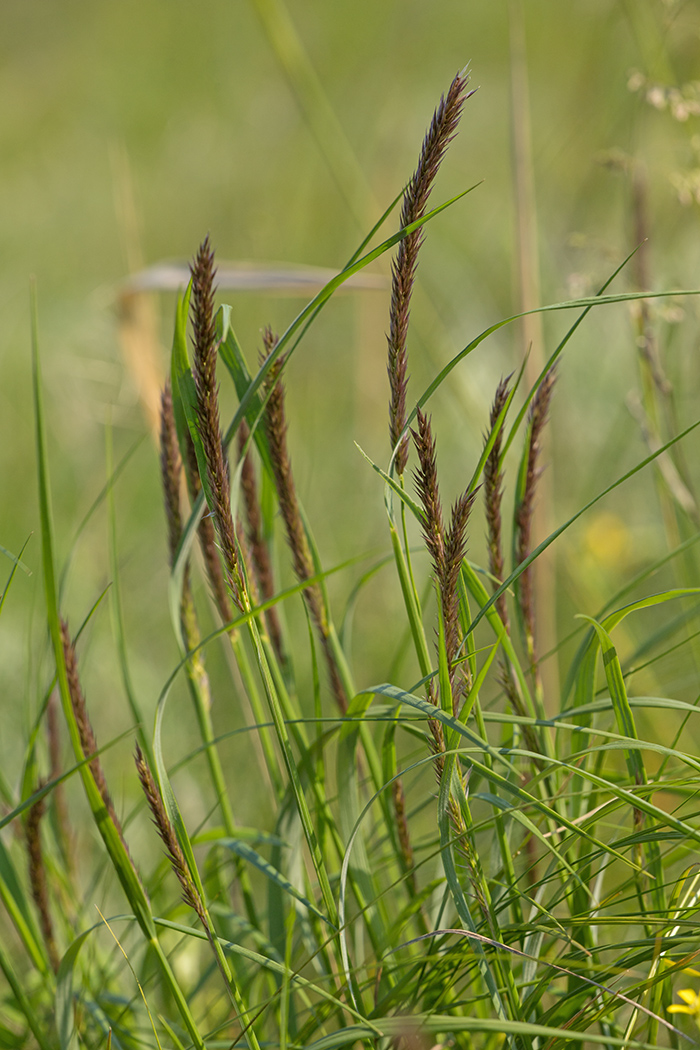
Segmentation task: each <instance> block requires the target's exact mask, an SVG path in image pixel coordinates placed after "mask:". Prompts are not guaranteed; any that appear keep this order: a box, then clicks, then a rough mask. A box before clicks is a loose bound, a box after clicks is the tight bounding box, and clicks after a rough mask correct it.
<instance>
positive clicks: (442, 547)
mask: <svg viewBox="0 0 700 1050" xmlns="http://www.w3.org/2000/svg"><path fill="white" fill-rule="evenodd" d="M416 419H417V422H418V429H417V430H412V431H411V433H412V434H413V440H414V444H415V447H416V453H417V455H418V464H419V465H418V468H417V469H416V471H415V472H414V473H415V480H416V488H417V490H418V495H419V497H420V501H421V505H422V508H423V537H424V539H425V544H426V547H427V548H428V553H429V554H430V558H431V561H432V566H433V575H434V579H435V584H436V587H437V593H438V599H439V601H440V605H441V610H440V611H441V616H442V623H443V627H444V631H445V649H446V652H447V662H448V667H449V673H450V685H451V687H452V713H453V714H457V711H458V709H459V700H460V696H461V693H462V685H463V683H462V681H461V679H460V680H459V681H458V680H457V677H456V666H455V661H456V659H457V655H458V652H459V647H460V642H461V627H460V620H459V593H458V584H459V574H460V569H461V568H462V561H463V560H464V556H465V553H466V543H467V523H468V521H469V513H470V511H471V508H472V504H473V502H474V498H475V495H476V493H475V492H471V493H470V492H465V493H463V494H462V495H461V496H460V497H459V498H458V499H457V501H456V502H455V505H454V507H453V508H452V514H451V516H450V524H449V526H448V528H447V529H445V526H444V522H443V513H442V504H441V502H440V491H439V487H438V476H437V456H436V445H435V439H434V438H433V433H432V427H431V422H430V417H429V416H427V415H426V414H425V413H423V412H422V411H421V410H420V409H418V411H417V414H416Z"/></svg>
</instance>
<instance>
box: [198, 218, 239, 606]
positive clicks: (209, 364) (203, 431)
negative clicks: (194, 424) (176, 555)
mask: <svg viewBox="0 0 700 1050" xmlns="http://www.w3.org/2000/svg"><path fill="white" fill-rule="evenodd" d="M214 276H215V269H214V253H213V251H212V249H211V248H210V245H209V238H208V237H207V238H205V240H204V241H203V242H202V244H201V246H200V248H199V251H198V252H197V255H196V257H195V260H194V262H193V264H192V299H191V303H192V308H191V316H192V328H193V333H194V334H193V342H194V355H193V362H192V374H193V376H194V383H195V389H196V393H197V421H198V431H199V435H200V438H201V441H202V446H203V449H204V458H205V462H206V468H205V469H206V474H207V480H208V489H209V492H210V493H211V501H212V503H211V506H210V507H209V510H210V512H211V515H212V517H213V519H214V524H215V527H216V533H217V536H218V539H219V546H220V549H221V553H222V556H223V559H224V564H225V566H226V575H227V580H228V586H229V594H230V596H231V598H232V599H233V601H234V602H235V604H236V605H237V606H238V608H239V609H241V610H245V609H246V608H247V606H248V601H247V596H246V590H245V585H244V582H243V574H242V571H241V566H240V564H239V558H238V547H237V538H236V528H235V525H234V522H233V516H232V514H231V484H230V477H229V467H228V460H227V458H226V454H225V452H224V442H223V435H222V433H221V423H220V419H219V396H218V385H217V381H216V359H217V341H216V323H215V319H214Z"/></svg>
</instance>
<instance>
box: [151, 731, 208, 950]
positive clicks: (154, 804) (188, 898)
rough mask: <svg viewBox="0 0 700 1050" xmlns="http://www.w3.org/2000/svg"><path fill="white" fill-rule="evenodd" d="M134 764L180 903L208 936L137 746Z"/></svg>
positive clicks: (181, 856)
mask: <svg viewBox="0 0 700 1050" xmlns="http://www.w3.org/2000/svg"><path fill="white" fill-rule="evenodd" d="M134 761H135V763H136V772H137V773H138V776H139V780H140V781H141V787H142V788H143V793H144V795H145V796H146V801H147V803H148V808H149V809H150V811H151V820H152V821H153V823H154V824H155V826H156V828H157V830H158V834H159V835H160V837H161V839H162V841H163V845H164V846H165V852H166V854H167V857H168V860H169V861H170V867H171V868H172V869H173V871H174V873H175V876H176V878H177V881H178V882H179V883H180V890H181V892H182V899H183V900H184V902H185V904H187V905H188V906H189V907H190V908H192V910H193V911H194V912H196V914H197V918H198V919H199V921H200V922H201V924H202V926H203V927H204V929H205V930H206V931H207V932H208V933H209V934H211V931H210V930H209V924H208V921H207V916H206V913H205V911H204V904H203V902H202V898H201V897H200V895H199V891H198V889H197V887H196V886H195V884H194V880H193V879H192V876H191V875H190V873H189V870H188V868H187V862H186V861H185V855H184V853H183V852H182V848H181V846H180V843H179V842H178V840H177V835H176V834H175V829H174V827H173V826H172V824H171V822H170V818H169V817H168V814H167V811H166V809H165V804H164V802H163V799H162V796H161V793H160V790H159V789H158V785H157V784H156V780H155V777H154V776H153V774H152V773H151V770H150V767H149V765H148V762H147V761H146V758H145V756H144V754H143V752H142V750H141V748H140V747H139V745H138V744H137V745H136V752H135V755H134Z"/></svg>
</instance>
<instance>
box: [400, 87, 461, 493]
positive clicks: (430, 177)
mask: <svg viewBox="0 0 700 1050" xmlns="http://www.w3.org/2000/svg"><path fill="white" fill-rule="evenodd" d="M468 83H469V78H468V76H467V75H466V73H465V72H464V71H462V72H460V73H458V74H457V76H456V77H455V78H454V80H453V81H452V83H451V84H450V88H449V90H448V92H447V95H446V96H443V97H442V98H441V99H440V103H439V105H438V107H437V109H436V110H435V113H434V114H433V119H432V122H431V124H430V127H429V129H428V132H427V134H426V136H425V140H424V141H423V147H422V149H421V152H420V157H419V158H418V166H417V168H416V170H415V172H414V173H413V175H412V177H411V180H410V182H409V183H408V186H407V187H406V191H405V193H404V197H403V205H402V207H401V219H400V222H401V228H402V229H403V228H405V227H406V226H410V224H411V223H413V222H416V221H417V220H418V219H422V218H423V216H424V215H425V213H426V211H427V207H428V198H429V196H430V191H431V189H432V186H433V182H434V181H435V176H436V175H437V173H438V169H439V167H440V164H441V162H442V158H443V157H444V155H445V151H446V149H447V147H448V146H449V144H450V142H451V141H452V139H453V138H454V136H455V134H456V132H457V125H458V124H459V118H460V116H461V113H462V107H463V105H464V103H465V101H466V99H467V98H468V97H469V95H468V94H467V93H466V89H467V84H468ZM469 94H470V95H471V94H473V91H472V92H469ZM422 243H423V227H422V226H421V227H420V229H418V230H414V231H413V233H409V234H407V235H406V236H405V237H404V238H403V240H402V241H400V242H399V247H398V251H397V253H396V259H395V260H394V262H393V264H392V287H391V309H390V314H389V335H388V336H387V342H388V344H389V361H388V365H387V371H388V373H389V385H390V387H391V400H390V403H389V438H390V440H391V448H392V451H393V450H394V448H396V446H397V444H398V442H399V440H401V445H400V447H399V450H398V452H397V454H396V472H397V474H399V475H402V474H403V473H404V471H405V469H406V463H407V461H408V434H406V435H404V437H403V438H401V435H402V434H403V431H404V429H405V427H406V386H407V383H408V376H407V355H406V339H407V336H408V322H409V316H410V304H411V295H412V293H413V285H414V282H415V279H416V268H417V265H418V252H419V251H420V246H421V244H422Z"/></svg>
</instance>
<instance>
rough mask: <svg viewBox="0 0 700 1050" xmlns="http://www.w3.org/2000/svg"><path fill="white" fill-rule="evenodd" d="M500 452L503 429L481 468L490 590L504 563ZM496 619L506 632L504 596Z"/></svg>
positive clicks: (498, 401) (497, 409) (501, 387)
mask: <svg viewBox="0 0 700 1050" xmlns="http://www.w3.org/2000/svg"><path fill="white" fill-rule="evenodd" d="M510 378H511V377H510V376H508V378H507V379H502V380H501V381H500V383H499V384H498V387H497V388H496V394H495V396H494V399H493V405H492V406H491V416H490V419H489V424H490V426H489V433H493V430H494V428H495V426H496V423H497V421H498V419H499V418H500V416H501V413H502V412H503V409H504V408H505V406H506V402H507V401H508V397H509V395H510V387H509V382H510ZM502 448H503V426H501V429H500V430H499V431H498V433H497V435H496V438H495V440H494V442H493V445H492V447H491V451H490V452H489V455H488V458H487V460H486V466H485V467H484V504H485V506H486V527H487V538H488V547H489V571H490V573H491V576H492V577H493V580H494V589H495V588H496V587H498V586H499V585H500V584H501V583H503V580H504V571H505V562H504V558H503V517H502V514H501V503H502V501H503V470H502V468H501V450H502ZM496 609H497V610H498V615H499V616H500V617H501V620H502V621H503V626H504V627H505V628H506V630H508V629H509V622H508V606H507V604H506V596H505V594H501V595H500V596H499V598H498V599H497V600H496Z"/></svg>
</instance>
